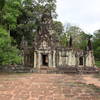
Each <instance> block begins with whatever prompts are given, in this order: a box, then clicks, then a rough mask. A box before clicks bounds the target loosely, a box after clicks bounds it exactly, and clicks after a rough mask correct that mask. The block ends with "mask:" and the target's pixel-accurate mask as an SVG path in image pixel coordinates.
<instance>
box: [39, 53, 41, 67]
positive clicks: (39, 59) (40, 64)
mask: <svg viewBox="0 0 100 100" xmlns="http://www.w3.org/2000/svg"><path fill="white" fill-rule="evenodd" d="M40 66H41V54H40V52H38V68H40Z"/></svg>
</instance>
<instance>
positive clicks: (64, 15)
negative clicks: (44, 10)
mask: <svg viewBox="0 0 100 100" xmlns="http://www.w3.org/2000/svg"><path fill="white" fill-rule="evenodd" d="M57 14H58V20H60V21H61V22H63V24H64V25H66V24H67V23H71V24H74V25H77V26H79V27H80V28H81V29H82V30H84V31H85V32H87V33H91V34H92V33H93V32H94V31H95V30H97V29H100V0H57Z"/></svg>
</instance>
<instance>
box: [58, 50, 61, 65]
mask: <svg viewBox="0 0 100 100" xmlns="http://www.w3.org/2000/svg"><path fill="white" fill-rule="evenodd" d="M58 63H59V66H60V65H61V64H62V58H61V52H60V51H59V62H58Z"/></svg>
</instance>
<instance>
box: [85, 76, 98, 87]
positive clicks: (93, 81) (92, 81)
mask: <svg viewBox="0 0 100 100" xmlns="http://www.w3.org/2000/svg"><path fill="white" fill-rule="evenodd" d="M83 79H84V80H85V83H86V84H94V85H95V86H98V87H100V81H99V79H98V78H95V77H94V76H93V75H88V76H87V75H86V76H85V75H84V76H83Z"/></svg>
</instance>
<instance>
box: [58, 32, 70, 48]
mask: <svg viewBox="0 0 100 100" xmlns="http://www.w3.org/2000/svg"><path fill="white" fill-rule="evenodd" d="M60 44H61V45H62V46H64V47H67V46H68V41H67V38H66V34H65V33H64V34H62V35H61V36H60Z"/></svg>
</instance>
